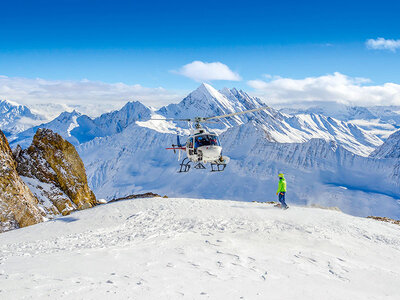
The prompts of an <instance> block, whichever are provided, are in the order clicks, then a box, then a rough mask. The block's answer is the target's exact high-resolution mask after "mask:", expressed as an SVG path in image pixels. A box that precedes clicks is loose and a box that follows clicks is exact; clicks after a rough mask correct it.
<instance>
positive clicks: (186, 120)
mask: <svg viewBox="0 0 400 300" xmlns="http://www.w3.org/2000/svg"><path fill="white" fill-rule="evenodd" d="M153 120H155V121H182V122H190V121H193V119H173V118H167V119H150V120H149V121H153Z"/></svg>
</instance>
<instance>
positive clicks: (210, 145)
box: [152, 106, 269, 173]
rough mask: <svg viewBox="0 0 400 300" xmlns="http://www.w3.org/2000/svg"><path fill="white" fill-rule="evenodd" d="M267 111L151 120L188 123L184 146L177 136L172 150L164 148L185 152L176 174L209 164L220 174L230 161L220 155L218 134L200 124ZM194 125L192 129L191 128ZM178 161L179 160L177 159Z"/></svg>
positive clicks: (264, 107) (261, 108)
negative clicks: (188, 127) (188, 129)
mask: <svg viewBox="0 0 400 300" xmlns="http://www.w3.org/2000/svg"><path fill="white" fill-rule="evenodd" d="M264 109H269V107H268V106H263V107H260V108H256V109H250V110H245V111H241V112H237V113H232V114H227V115H221V116H214V117H206V118H203V117H196V118H193V119H152V120H167V121H168V120H169V121H185V122H189V125H190V129H191V132H190V135H189V137H188V139H187V141H186V143H185V144H184V145H182V144H181V143H180V140H179V135H178V136H177V144H176V145H174V144H173V145H172V148H166V149H167V150H174V153H176V151H177V150H178V151H179V157H180V151H183V152H186V155H187V157H185V158H184V159H183V160H182V162H181V163H180V169H179V171H178V173H186V172H189V170H190V168H191V164H192V163H193V164H194V168H195V169H206V167H205V166H204V164H206V163H210V165H211V172H222V171H224V170H225V167H226V165H227V164H228V163H229V161H230V159H229V157H227V156H223V155H222V146H221V144H220V142H219V138H218V134H217V133H215V132H212V131H209V130H208V129H206V128H204V127H202V126H201V123H213V122H212V120H218V119H222V118H228V117H233V116H237V115H242V114H247V113H251V112H256V111H259V110H264ZM192 123H194V127H193V126H192ZM178 159H179V160H180V158H178Z"/></svg>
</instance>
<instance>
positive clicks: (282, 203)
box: [279, 192, 287, 207]
mask: <svg viewBox="0 0 400 300" xmlns="http://www.w3.org/2000/svg"><path fill="white" fill-rule="evenodd" d="M285 195H286V192H280V193H279V202H280V203H281V205H282V207H286V206H287V204H286V202H285Z"/></svg>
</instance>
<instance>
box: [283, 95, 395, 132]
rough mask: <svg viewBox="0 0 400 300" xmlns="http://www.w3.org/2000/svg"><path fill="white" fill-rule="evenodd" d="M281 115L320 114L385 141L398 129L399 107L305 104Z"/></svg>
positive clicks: (287, 109)
mask: <svg viewBox="0 0 400 300" xmlns="http://www.w3.org/2000/svg"><path fill="white" fill-rule="evenodd" d="M280 112H282V113H288V114H292V115H298V114H321V115H324V116H329V117H333V118H335V119H338V120H341V121H346V122H349V123H352V124H355V125H358V126H359V127H361V128H362V129H364V130H366V131H368V132H370V133H372V134H375V135H377V136H378V137H379V138H381V139H386V138H387V137H388V136H389V135H390V134H392V133H393V132H394V131H395V130H396V129H398V128H400V106H370V107H362V106H349V105H345V104H339V103H336V102H322V101H320V102H318V101H315V102H308V103H307V102H306V103H299V104H292V105H291V106H290V107H283V108H281V109H280Z"/></svg>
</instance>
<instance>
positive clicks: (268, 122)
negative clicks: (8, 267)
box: [157, 84, 382, 156]
mask: <svg viewBox="0 0 400 300" xmlns="http://www.w3.org/2000/svg"><path fill="white" fill-rule="evenodd" d="M262 106H265V104H264V103H263V102H262V101H261V100H260V99H258V98H255V97H251V96H249V95H248V94H247V93H245V92H243V91H238V90H236V89H231V90H230V89H227V88H225V89H223V90H221V91H217V90H216V89H214V88H213V87H211V86H210V85H208V84H202V85H201V86H200V87H199V88H198V89H196V90H195V91H193V92H192V93H190V94H189V95H188V96H187V97H186V98H184V99H183V100H182V101H181V102H180V103H178V104H170V105H168V106H166V107H163V108H161V109H160V110H158V111H157V113H158V114H160V115H163V116H165V117H166V118H194V117H196V116H214V115H224V114H230V113H233V112H240V111H244V110H249V109H254V108H259V107H262ZM254 119H257V120H258V121H259V127H260V130H263V131H265V133H266V137H267V138H268V139H269V140H270V141H273V142H278V143H301V142H305V141H308V140H310V139H312V138H323V139H326V140H335V141H337V142H338V144H340V145H342V146H343V147H345V148H346V149H348V150H349V151H352V152H353V153H356V154H359V155H363V156H367V155H369V154H370V153H371V152H372V151H373V150H374V149H375V148H376V147H378V146H379V145H381V144H382V141H381V140H380V139H379V138H378V137H376V136H374V135H373V134H369V133H367V132H366V131H364V130H362V129H361V128H360V127H358V126H357V125H353V124H351V123H346V122H343V121H339V120H336V119H334V118H330V117H326V116H323V115H318V114H309V115H306V114H302V115H295V116H291V115H287V114H282V113H280V112H279V111H277V110H275V109H273V108H271V107H270V108H268V110H265V111H259V112H254V113H250V114H244V115H239V116H235V117H231V118H227V119H222V120H221V122H220V124H219V125H215V124H209V125H208V124H207V126H209V127H210V128H217V129H221V130H226V129H227V128H230V127H232V126H237V125H241V124H245V123H247V122H249V121H250V120H254ZM180 123H182V122H180ZM178 126H182V127H184V126H185V124H178Z"/></svg>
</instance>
